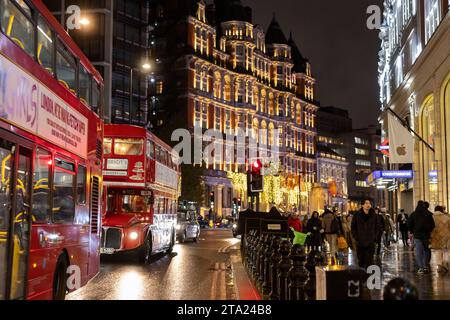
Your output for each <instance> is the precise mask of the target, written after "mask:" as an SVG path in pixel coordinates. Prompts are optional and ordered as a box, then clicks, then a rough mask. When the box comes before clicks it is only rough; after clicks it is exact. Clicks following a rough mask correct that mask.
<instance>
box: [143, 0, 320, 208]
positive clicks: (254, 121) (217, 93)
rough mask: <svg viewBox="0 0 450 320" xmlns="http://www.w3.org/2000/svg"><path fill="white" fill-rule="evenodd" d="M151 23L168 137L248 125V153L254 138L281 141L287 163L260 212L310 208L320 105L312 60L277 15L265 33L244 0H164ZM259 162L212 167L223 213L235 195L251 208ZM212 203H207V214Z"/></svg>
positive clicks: (208, 169)
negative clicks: (254, 166)
mask: <svg viewBox="0 0 450 320" xmlns="http://www.w3.org/2000/svg"><path fill="white" fill-rule="evenodd" d="M150 22H151V24H152V25H153V26H154V27H155V29H154V31H153V32H152V36H151V43H152V44H153V48H152V52H155V55H156V56H155V59H156V61H157V63H156V66H155V68H156V69H155V82H156V86H155V87H154V90H153V91H152V94H151V101H152V102H153V103H152V104H151V108H152V109H151V116H152V125H153V130H154V131H155V132H156V133H157V134H159V135H160V136H162V137H164V138H165V139H166V141H169V142H170V137H171V134H172V132H173V130H174V129H177V128H187V129H189V130H190V132H191V133H192V134H193V135H194V131H195V128H200V132H204V131H205V130H207V129H215V130H217V131H219V132H221V133H222V134H223V135H225V134H231V135H234V136H236V135H237V134H238V132H243V133H244V135H245V140H246V141H245V149H246V150H247V155H248V150H249V148H250V145H249V144H248V141H249V139H250V138H253V139H254V140H256V141H257V143H258V146H259V148H260V151H261V149H262V150H263V151H267V152H270V147H271V146H273V145H276V146H277V147H278V150H279V160H280V163H281V167H280V168H278V170H277V171H278V172H275V173H274V174H273V175H269V176H266V177H265V187H264V193H263V194H262V197H261V199H260V208H259V209H260V210H268V209H270V207H271V206H276V207H278V208H280V209H282V210H285V211H292V210H300V211H303V212H305V213H306V211H307V208H308V206H309V204H308V201H309V193H310V191H311V187H312V185H313V183H314V182H315V180H316V158H315V156H316V135H317V131H316V128H315V127H316V124H315V122H316V111H317V109H318V102H317V101H315V92H314V86H315V79H314V77H313V75H312V69H311V65H310V64H309V62H308V60H306V59H305V58H304V57H303V56H302V55H301V53H300V51H299V49H298V47H297V46H296V44H295V43H294V41H293V39H292V37H291V38H290V39H287V38H286V37H285V35H284V33H283V31H282V30H281V27H280V25H279V24H278V22H277V20H276V19H275V17H274V19H273V20H272V22H271V23H270V26H269V28H268V30H267V32H264V30H263V28H262V27H261V26H260V25H255V24H253V22H252V11H251V9H250V8H248V7H244V6H243V5H242V3H241V2H240V1H239V0H232V1H229V0H215V1H198V0H188V1H185V0H183V1H181V0H159V1H158V0H155V1H152V6H151V19H150ZM238 130H240V131H238ZM275 132H276V134H275ZM237 138H238V137H236V139H237ZM233 144H234V146H232V148H236V147H237V145H236V142H234V143H233ZM263 153H264V152H263ZM250 160H251V159H248V158H247V162H246V163H245V164H238V163H237V161H235V160H233V161H230V162H229V163H226V162H223V163H216V162H213V163H209V164H206V165H205V164H203V165H204V166H203V168H204V170H203V171H202V174H201V184H202V185H203V186H204V188H203V189H204V191H203V192H204V193H205V194H206V195H211V193H212V192H213V194H214V197H215V200H214V203H215V207H214V211H215V213H216V214H217V215H218V216H227V215H229V214H230V213H231V207H232V199H233V198H241V199H242V207H244V208H247V207H248V206H250V203H249V201H250V199H249V197H248V193H247V186H246V184H245V181H246V173H247V171H248V170H249V168H250ZM198 166H200V164H198ZM204 198H207V197H204ZM208 205H209V204H208V203H207V202H206V201H204V203H203V210H204V211H207V210H209V206H208Z"/></svg>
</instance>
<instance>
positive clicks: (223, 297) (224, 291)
mask: <svg viewBox="0 0 450 320" xmlns="http://www.w3.org/2000/svg"><path fill="white" fill-rule="evenodd" d="M226 270H227V269H226V265H225V262H222V263H221V264H220V271H219V272H220V282H219V283H220V285H219V290H220V291H219V293H220V295H219V300H226V299H227V284H226V279H225V276H226Z"/></svg>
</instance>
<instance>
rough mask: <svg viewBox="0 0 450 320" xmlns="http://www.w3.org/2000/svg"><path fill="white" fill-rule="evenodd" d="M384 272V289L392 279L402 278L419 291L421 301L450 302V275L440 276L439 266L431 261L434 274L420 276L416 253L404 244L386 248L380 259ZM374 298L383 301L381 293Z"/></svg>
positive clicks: (374, 293) (375, 294)
mask: <svg viewBox="0 0 450 320" xmlns="http://www.w3.org/2000/svg"><path fill="white" fill-rule="evenodd" d="M380 258H381V259H380V260H381V269H382V272H383V278H382V279H383V287H384V286H385V285H386V284H387V283H388V282H389V281H390V280H392V279H394V278H396V277H401V278H405V279H407V280H409V281H410V282H411V283H412V284H414V285H415V286H416V287H417V289H418V291H419V299H420V300H450V274H449V273H447V274H439V273H438V272H437V264H436V262H435V261H434V259H432V260H431V267H432V273H431V274H425V275H418V274H417V273H416V271H417V268H416V266H415V260H414V259H415V256H414V251H413V250H412V249H411V248H405V247H403V245H402V244H393V245H391V246H390V247H389V248H385V249H384V251H383V252H382V255H381V257H380ZM372 298H373V299H375V300H379V299H382V292H381V291H378V292H377V291H374V292H373V293H372Z"/></svg>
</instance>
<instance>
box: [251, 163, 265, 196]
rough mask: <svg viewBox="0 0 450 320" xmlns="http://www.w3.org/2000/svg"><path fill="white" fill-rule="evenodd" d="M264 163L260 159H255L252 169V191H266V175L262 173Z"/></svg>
mask: <svg viewBox="0 0 450 320" xmlns="http://www.w3.org/2000/svg"><path fill="white" fill-rule="evenodd" d="M261 170H262V163H261V161H260V160H254V161H253V162H252V164H251V171H250V191H251V192H253V193H260V192H263V191H264V177H263V175H262V174H261Z"/></svg>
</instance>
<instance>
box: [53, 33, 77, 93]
mask: <svg viewBox="0 0 450 320" xmlns="http://www.w3.org/2000/svg"><path fill="white" fill-rule="evenodd" d="M75 65H76V64H75V58H74V57H73V56H72V54H70V52H69V51H68V50H67V49H66V48H65V47H64V45H63V44H62V43H61V42H59V41H58V50H57V51H56V77H57V78H58V81H59V82H60V83H61V84H62V85H63V86H64V87H65V88H66V89H67V90H70V91H71V92H72V93H73V94H75V95H76V88H77V86H76V68H75Z"/></svg>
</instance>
